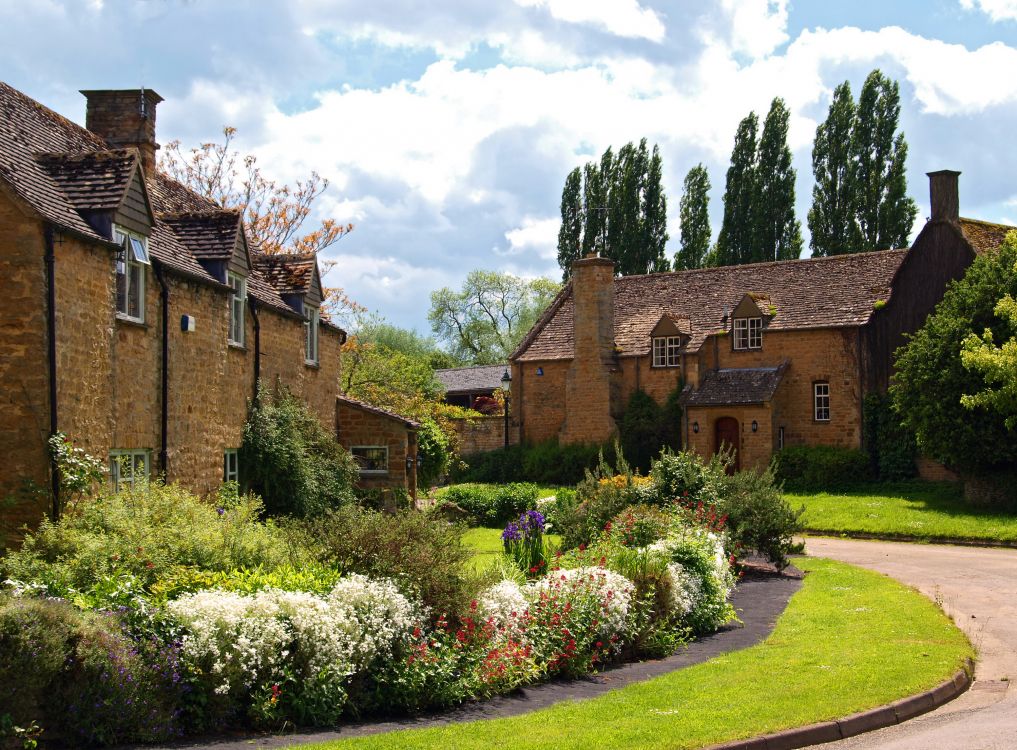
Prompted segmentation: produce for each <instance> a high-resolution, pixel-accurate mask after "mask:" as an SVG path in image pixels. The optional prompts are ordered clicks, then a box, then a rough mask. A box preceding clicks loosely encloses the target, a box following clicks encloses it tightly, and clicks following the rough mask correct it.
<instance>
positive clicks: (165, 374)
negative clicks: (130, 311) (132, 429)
mask: <svg viewBox="0 0 1017 750" xmlns="http://www.w3.org/2000/svg"><path fill="white" fill-rule="evenodd" d="M152 270H153V271H155V278H156V280H158V282H159V302H160V303H161V305H162V367H161V372H160V373H159V376H160V384H159V385H160V390H161V401H160V406H161V411H162V413H161V414H160V415H159V468H160V470H161V471H162V478H163V479H164V480H165V479H168V477H169V450H168V448H167V446H168V444H169V284H167V283H166V277H165V276H164V275H163V271H162V264H160V263H159V262H158V261H154V262H153V263H152Z"/></svg>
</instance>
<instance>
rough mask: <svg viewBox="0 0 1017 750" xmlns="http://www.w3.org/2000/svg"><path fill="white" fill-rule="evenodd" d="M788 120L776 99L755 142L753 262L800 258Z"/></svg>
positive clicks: (780, 100) (784, 105) (780, 102)
mask: <svg viewBox="0 0 1017 750" xmlns="http://www.w3.org/2000/svg"><path fill="white" fill-rule="evenodd" d="M789 118H790V112H788V109H787V105H786V104H784V100H783V99H781V98H780V97H779V96H778V97H776V98H775V99H774V100H773V102H772V103H771V104H770V111H769V112H768V113H767V115H766V120H765V122H764V123H763V135H762V137H761V138H760V139H759V158H758V161H757V167H756V194H755V201H754V203H755V205H754V206H753V210H752V237H753V240H752V250H751V260H752V261H753V262H758V261H768V260H793V259H795V258H797V257H799V256H800V255H801V254H802V231H801V223H800V222H799V221H798V219H796V218H795V176H796V172H795V168H794V167H793V166H791V149H790V148H788V145H787V130H788V120H789Z"/></svg>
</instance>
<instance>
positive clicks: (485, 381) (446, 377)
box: [434, 365, 508, 393]
mask: <svg viewBox="0 0 1017 750" xmlns="http://www.w3.org/2000/svg"><path fill="white" fill-rule="evenodd" d="M507 367H508V365H477V366H476V367H452V368H448V369H445V370H435V371H434V376H435V377H436V378H438V381H439V382H440V383H441V384H442V385H444V386H445V391H446V392H447V393H474V392H477V391H493V390H494V389H496V388H501V377H502V375H504V374H505V368H507Z"/></svg>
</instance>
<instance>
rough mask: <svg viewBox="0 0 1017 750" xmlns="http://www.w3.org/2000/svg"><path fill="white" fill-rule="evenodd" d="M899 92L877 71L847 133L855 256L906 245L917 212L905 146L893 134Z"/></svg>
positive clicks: (871, 75)
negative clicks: (856, 234)
mask: <svg viewBox="0 0 1017 750" xmlns="http://www.w3.org/2000/svg"><path fill="white" fill-rule="evenodd" d="M899 119H900V87H899V86H898V85H897V82H896V81H891V80H890V79H889V78H887V77H886V76H884V75H883V74H882V73H881V72H880V71H879V70H873V71H872V72H871V73H869V76H868V77H867V78H866V79H865V84H864V85H863V86H862V92H861V94H860V96H859V99H858V109H857V111H856V119H855V124H854V128H853V129H852V133H851V159H852V163H853V168H854V170H855V171H854V185H855V189H856V191H857V192H856V194H855V195H856V201H857V203H856V207H855V210H856V214H855V216H856V221H857V223H858V231H859V233H860V237H861V246H860V247H859V248H858V252H862V251H866V250H882V249H887V248H893V247H904V246H906V245H907V241H908V237H909V236H910V234H911V227H912V226H913V225H914V221H915V216H916V215H917V213H918V207H917V206H916V205H915V202H914V200H913V199H911V198H909V197H908V195H907V178H906V174H905V161H906V160H907V153H908V147H907V143H906V142H905V141H904V134H903V133H897V125H898V121H899Z"/></svg>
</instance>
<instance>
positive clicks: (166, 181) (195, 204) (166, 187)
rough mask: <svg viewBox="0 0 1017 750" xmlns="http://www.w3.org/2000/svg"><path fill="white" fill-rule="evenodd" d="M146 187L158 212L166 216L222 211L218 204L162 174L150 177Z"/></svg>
mask: <svg viewBox="0 0 1017 750" xmlns="http://www.w3.org/2000/svg"><path fill="white" fill-rule="evenodd" d="M146 187H148V194H149V195H150V196H151V197H152V202H153V203H155V204H156V206H157V207H158V208H157V209H156V210H158V211H160V212H162V213H165V214H183V213H197V212H201V211H218V210H221V209H222V206H220V205H219V204H218V203H215V202H213V201H210V200H209V199H208V198H204V197H202V196H200V195H198V194H197V193H195V192H194V191H193V190H191V189H190V188H189V187H187V186H186V185H183V184H181V183H179V182H177V181H176V180H174V179H173V178H172V177H169V176H168V175H165V174H163V173H162V172H156V173H155V174H154V175H148V184H147V186H146Z"/></svg>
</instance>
